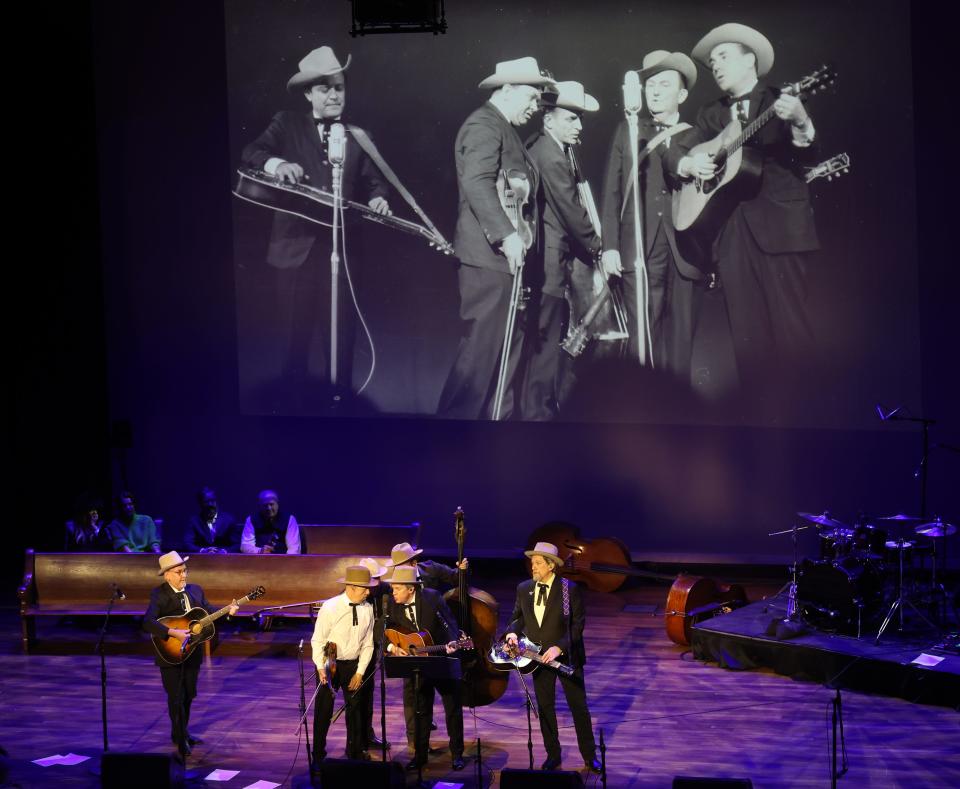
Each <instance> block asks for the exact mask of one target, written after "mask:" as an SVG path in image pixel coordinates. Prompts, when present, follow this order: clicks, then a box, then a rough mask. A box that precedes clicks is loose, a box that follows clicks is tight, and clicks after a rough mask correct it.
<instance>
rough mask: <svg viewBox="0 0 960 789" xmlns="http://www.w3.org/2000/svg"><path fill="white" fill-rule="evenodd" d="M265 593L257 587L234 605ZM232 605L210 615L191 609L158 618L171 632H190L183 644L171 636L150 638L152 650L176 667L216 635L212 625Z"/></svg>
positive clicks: (239, 604) (200, 610)
mask: <svg viewBox="0 0 960 789" xmlns="http://www.w3.org/2000/svg"><path fill="white" fill-rule="evenodd" d="M265 592H266V589H264V588H263V587H262V586H258V587H257V588H256V589H253V590H252V591H250V592H249V593H248V594H247V595H245V596H244V597H241V598H240V599H239V600H237V601H236V605H238V606H241V605H243V604H244V603H248V602H250V601H251V600H256V599H257V598H258V597H263V595H264V593H265ZM232 605H234V603H230V605H226V606H224V607H223V608H221V609H220V610H219V611H214V612H213V613H212V614H208V613H207V612H206V611H204V610H203V609H202V608H200V607H197V608H191V609H190V610H189V611H187V613H185V614H183V615H182V616H162V617H160V618H159V619H158V620H157V621H158V622H160V623H161V624H164V625H166V626H167V627H169V628H171V629H173V630H189V631H190V637H189V638H188V639H187V640H186V641H183V642H181V641H179V640H178V639H176V638H174V637H173V636H169V637H167V638H166V639H162V638H158V637H157V636H152V640H153V646H154V649H156V650H157V654H158V655H159V656H160V659H161V660H162V661H163V662H164V663H169V664H170V665H171V666H177V665H179V664H181V663H183V662H184V661H185V660H186V659H187V658H189V657H190V655H191V654H193V650H195V649H196V648H197V647H198V646H200V644H202V643H203V642H204V641H209V640H210V639H211V638H213V635H214V633H216V629H215V628H214V626H213V623H214V622H216V621H217V620H218V619H219V618H220V617H222V616H225V615H226V614H228V613H229V612H230V606H232Z"/></svg>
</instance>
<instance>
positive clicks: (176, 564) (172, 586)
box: [143, 551, 237, 758]
mask: <svg viewBox="0 0 960 789" xmlns="http://www.w3.org/2000/svg"><path fill="white" fill-rule="evenodd" d="M189 559H190V557H189V556H186V557H181V556H180V554H179V553H177V552H176V551H170V552H169V553H165V554H163V556H161V557H160V572H159V573H158V575H161V576H163V583H162V584H160V586H158V587H156V588H155V589H154V590H153V591H152V592H151V593H150V604H149V605H148V606H147V610H146V613H145V614H144V615H143V629H144V630H146V631H147V632H148V633H150V634H151V635H153V636H156V637H157V638H160V639H164V640H166V639H168V638H175V639H177V640H178V641H180V642H183V641H186V640H187V639H189V638H190V631H189V630H185V629H179V628H171V627H168V626H167V625H165V624H163V623H162V622H160V621H158V620H159V619H160V618H161V617H167V616H183V615H184V614H186V613H187V611H189V610H190V609H191V608H197V607H199V608H203V609H204V610H205V611H207V612H208V613H209V612H210V611H213V610H215V609H214V606H213V605H211V604H210V601H209V600H207V598H206V595H204V593H203V589H202V588H201V587H199V586H197V585H196V584H188V583H187V561H188V560H189ZM236 612H237V605H236V600H234V602H233V604H232V605H231V606H230V616H233V614H235V613H236ZM201 652H202V650H200V649H195V650H194V651H193V653H192V654H191V655H190V656H189V657H188V658H187V659H186V660H185V661H184V662H183V663H180V664H179V665H176V666H173V665H170V664H169V663H167V662H166V661H164V660H163V659H162V658H161V657H160V655H159V653H158V654H157V655H156V657H155V662H156V664H157V666H159V667H160V679H161V680H162V682H163V689H164V690H165V691H166V693H167V712H168V713H169V715H170V739H171V740H173V742H174V744H175V745H176V746H177V750H178V751H179V753H180V755H181V757H183V758H186V757H187V756H188V755H189V754H190V750H191V746H193V745H196V744H197V743H199V742H200V739H199V738H197V737H194V736H193V735H192V734H191V733H190V731H189V729H188V724H189V722H190V706H191V705H192V704H193V700H194V699H195V698H196V696H197V676H198V675H199V673H200V662H201V660H202V658H201Z"/></svg>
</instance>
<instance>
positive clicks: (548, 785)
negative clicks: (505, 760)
mask: <svg viewBox="0 0 960 789" xmlns="http://www.w3.org/2000/svg"><path fill="white" fill-rule="evenodd" d="M582 786H583V777H582V776H581V775H580V773H577V772H573V771H571V770H557V771H555V772H553V771H549V772H548V771H544V770H514V769H513V768H511V767H506V768H504V770H503V771H501V773H500V789H575V787H582Z"/></svg>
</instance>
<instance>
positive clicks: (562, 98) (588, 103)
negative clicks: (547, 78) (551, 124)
mask: <svg viewBox="0 0 960 789" xmlns="http://www.w3.org/2000/svg"><path fill="white" fill-rule="evenodd" d="M540 103H541V104H542V105H543V107H544V108H545V109H553V108H554V107H562V108H563V109H565V110H571V111H573V112H596V111H597V110H599V109H600V104H599V102H598V101H597V100H596V99H595V98H594V97H593V96H591V95H590V94H589V93H587V92H586V91H585V90H584V88H583V85H582V84H581V83H579V82H573V81H572V80H571V81H567V82H557V83H554V84H553V85H551V86H550V87H549V88H547V89H546V90H545V91H544V92H543V94H542V95H541V96H540Z"/></svg>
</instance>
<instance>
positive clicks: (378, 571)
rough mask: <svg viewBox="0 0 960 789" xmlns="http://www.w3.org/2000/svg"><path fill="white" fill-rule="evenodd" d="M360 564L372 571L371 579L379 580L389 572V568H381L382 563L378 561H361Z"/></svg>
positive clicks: (368, 559)
mask: <svg viewBox="0 0 960 789" xmlns="http://www.w3.org/2000/svg"><path fill="white" fill-rule="evenodd" d="M359 563H360V564H362V565H363V566H364V567H366V568H367V569H368V570H369V571H370V577H371V578H379V577H380V576H382V575H383V574H384V573H386V572H387V568H386V567H381V566H380V562H378V561H377V560H376V559H370V558H367V559H361V560H360V562H359Z"/></svg>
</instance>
